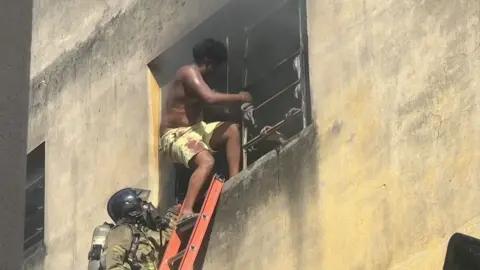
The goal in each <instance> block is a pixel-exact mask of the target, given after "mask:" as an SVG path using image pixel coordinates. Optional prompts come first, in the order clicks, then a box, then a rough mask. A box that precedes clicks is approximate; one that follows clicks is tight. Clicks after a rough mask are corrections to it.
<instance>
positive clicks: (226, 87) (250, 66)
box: [149, 0, 310, 200]
mask: <svg viewBox="0 0 480 270" xmlns="http://www.w3.org/2000/svg"><path fill="white" fill-rule="evenodd" d="M303 7H304V0H264V1H242V0H235V1H233V2H231V3H230V4H227V5H226V6H225V7H224V8H222V9H221V10H219V11H218V12H216V13H215V14H214V15H212V16H211V17H210V18H208V19H207V20H206V21H204V22H203V23H201V24H200V25H199V26H198V27H197V28H195V29H194V30H193V31H191V32H190V33H189V34H188V35H186V36H185V37H184V38H183V39H182V40H180V41H179V42H177V43H176V44H175V45H173V46H172V47H171V48H169V49H168V50H166V51H165V52H164V53H163V54H161V55H160V56H159V57H157V58H156V59H155V60H153V61H152V62H151V63H150V64H149V67H150V69H151V70H152V71H153V73H154V75H155V77H156V79H157V82H158V83H159V85H162V86H164V85H166V84H168V83H169V82H170V80H171V79H172V78H173V76H174V74H175V72H176V70H177V69H178V68H179V67H181V66H182V65H185V64H189V63H191V62H192V56H191V48H192V46H193V45H194V44H195V43H196V42H197V41H199V40H201V39H203V38H207V37H211V38H214V39H217V40H221V41H224V42H225V43H226V45H227V48H228V58H229V61H228V64H227V65H226V66H225V68H224V70H222V71H221V72H220V73H219V74H218V75H217V76H216V77H215V78H211V79H209V80H207V83H208V84H209V85H210V87H211V88H213V89H215V90H216V91H220V92H227V93H237V92H239V91H240V90H242V89H247V90H248V91H249V92H250V93H251V94H252V96H253V102H254V104H252V105H253V106H254V108H255V109H254V111H253V116H254V119H255V123H253V122H250V121H245V120H243V113H242V111H241V110H240V109H239V108H238V109H232V108H229V109H228V110H227V112H228V113H227V114H223V115H220V114H219V112H225V109H224V108H222V107H210V108H205V110H204V119H205V121H207V122H209V121H219V120H220V121H226V120H229V121H234V122H237V123H239V124H242V126H243V127H244V129H243V131H244V135H246V136H244V138H243V145H244V156H246V159H244V163H245V164H244V167H245V166H247V165H250V164H252V163H253V162H255V161H256V160H258V158H260V157H262V156H263V155H265V154H266V153H267V152H269V151H271V150H273V149H274V148H276V147H278V146H280V145H282V144H283V143H284V142H285V141H288V139H290V138H291V137H292V136H294V135H296V134H298V133H299V132H300V131H301V130H302V129H303V128H305V127H306V125H308V124H309V122H310V119H309V114H310V112H309V110H310V105H309V104H310V100H309V90H308V89H307V85H308V83H307V82H306V80H307V79H308V77H307V73H308V72H307V70H306V67H307V66H308V65H307V64H306V59H307V55H306V51H307V49H306V48H305V45H304V44H306V41H303V39H305V37H306V33H305V31H304V30H302V29H305V25H304V24H305V23H304V16H305V15H304V13H305V10H304V8H303ZM272 127H273V129H271V128H272ZM269 128H270V131H267V130H268V129H269ZM265 131H267V133H265ZM216 172H218V173H222V174H224V175H226V176H227V178H228V169H227V163H226V155H225V152H222V151H220V152H218V153H217V156H216ZM191 173H192V172H191V170H189V169H186V168H183V166H181V165H177V166H176V183H177V197H178V198H179V199H180V200H181V199H182V198H183V196H184V193H185V190H186V185H187V183H188V179H189V178H190V175H191Z"/></svg>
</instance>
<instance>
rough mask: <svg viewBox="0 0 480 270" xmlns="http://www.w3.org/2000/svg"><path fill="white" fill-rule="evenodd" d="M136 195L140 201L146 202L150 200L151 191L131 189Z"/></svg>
mask: <svg viewBox="0 0 480 270" xmlns="http://www.w3.org/2000/svg"><path fill="white" fill-rule="evenodd" d="M132 189H133V190H134V191H135V192H136V193H137V197H138V198H139V199H140V200H142V201H148V198H150V193H151V191H150V190H148V189H141V188H132Z"/></svg>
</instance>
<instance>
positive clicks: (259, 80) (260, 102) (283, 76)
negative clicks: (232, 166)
mask: <svg viewBox="0 0 480 270" xmlns="http://www.w3.org/2000/svg"><path fill="white" fill-rule="evenodd" d="M301 9H302V5H301V1H298V0H296V1H289V2H287V3H285V4H284V5H283V6H281V7H280V8H279V9H278V10H276V11H275V12H273V13H272V14H269V15H268V16H267V17H266V18H264V19H262V20H261V21H260V22H258V23H256V24H254V25H252V26H250V27H248V28H246V30H245V36H246V41H245V57H244V87H245V88H246V89H247V90H248V91H249V92H251V93H252V95H253V100H254V102H256V104H253V105H251V106H244V108H243V109H244V115H243V120H242V121H243V132H242V133H243V152H244V153H243V155H244V159H243V163H244V167H246V166H248V165H249V164H252V163H253V162H255V161H256V160H257V159H258V158H260V157H261V156H263V155H264V154H266V153H267V152H269V151H270V150H272V149H274V148H275V147H277V146H278V145H281V144H283V143H285V142H286V141H287V140H288V139H290V138H291V137H293V136H295V135H296V134H298V133H299V132H300V131H302V130H303V129H304V128H306V126H307V125H308V124H309V120H308V115H309V112H308V110H309V109H308V106H307V105H308V104H309V102H307V99H308V98H309V96H308V95H307V92H308V89H307V86H308V83H306V76H305V75H304V73H305V72H306V66H305V63H304V59H305V58H306V50H305V48H304V47H303V31H302V19H301V16H302V14H303V12H302V10H301Z"/></svg>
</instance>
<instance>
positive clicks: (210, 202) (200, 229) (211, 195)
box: [180, 178, 223, 270]
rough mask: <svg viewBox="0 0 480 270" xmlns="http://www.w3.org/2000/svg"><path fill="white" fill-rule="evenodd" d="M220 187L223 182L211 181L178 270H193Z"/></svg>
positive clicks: (220, 190)
mask: <svg viewBox="0 0 480 270" xmlns="http://www.w3.org/2000/svg"><path fill="white" fill-rule="evenodd" d="M222 187H223V181H219V179H218V178H216V179H214V180H213V182H212V185H211V190H210V191H209V192H208V195H207V198H205V202H204V204H203V206H202V211H201V212H200V213H201V214H200V216H199V219H198V221H197V224H196V225H195V228H194V229H193V232H192V235H191V237H190V239H189V242H188V244H187V249H186V253H185V256H184V257H183V259H182V262H181V263H180V270H193V265H194V263H195V260H196V258H197V255H198V252H199V250H200V247H201V245H202V242H203V239H204V237H205V234H206V233H207V229H208V225H209V224H210V221H211V219H212V215H213V212H214V211H215V207H216V205H217V202H218V199H219V197H220V193H221V192H222Z"/></svg>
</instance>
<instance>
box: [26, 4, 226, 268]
mask: <svg viewBox="0 0 480 270" xmlns="http://www.w3.org/2000/svg"><path fill="white" fill-rule="evenodd" d="M225 2H226V1H220V0H208V1H201V3H200V2H198V1H150V0H131V1H94V0H89V1H73V0H71V1H54V0H40V1H34V3H35V4H34V9H33V14H34V15H33V17H34V19H33V29H34V30H33V35H32V36H33V40H32V52H33V56H32V61H31V74H32V77H31V92H30V99H31V100H30V113H29V134H28V135H29V136H28V150H32V149H33V148H35V147H36V146H37V145H38V144H40V143H41V142H42V141H45V142H46V206H45V207H46V217H45V218H46V221H45V229H46V232H45V245H46V252H47V255H46V257H45V258H44V259H42V258H35V259H32V260H31V261H29V262H27V263H26V266H25V268H26V269H49V270H55V269H62V270H63V269H85V268H86V265H87V257H86V256H87V251H88V249H89V245H90V238H91V233H92V230H93V228H94V227H95V226H96V225H97V224H98V223H100V222H102V221H103V220H108V218H107V215H106V211H105V204H106V201H107V199H108V197H109V196H110V195H111V194H112V193H113V192H114V191H116V190H117V189H120V188H123V187H126V186H137V187H143V188H151V189H153V191H154V192H153V193H154V194H156V193H158V172H157V173H156V174H155V173H152V170H151V167H152V164H153V163H154V162H156V160H155V158H156V156H155V153H156V149H155V147H154V145H153V144H154V140H153V137H154V130H155V129H156V128H157V127H155V126H154V123H153V121H155V119H154V117H153V116H152V111H153V109H154V108H152V106H154V103H152V102H151V100H150V98H151V97H152V96H153V95H154V94H152V93H149V91H148V89H149V87H148V85H149V83H151V80H150V79H151V78H150V77H149V76H150V74H149V73H148V69H147V64H148V63H149V62H150V61H151V60H152V59H154V58H155V57H156V56H157V55H159V54H160V53H161V52H162V51H164V50H165V49H166V48H168V47H169V46H170V45H172V44H173V43H175V41H176V40H178V39H179V38H180V37H181V36H183V35H184V34H185V33H186V32H188V31H190V30H191V29H192V28H194V27H195V26H196V25H197V24H199V23H200V22H201V21H202V20H204V19H205V18H206V17H208V16H209V15H210V14H211V13H213V12H214V11H215V10H216V9H218V8H220V7H221V6H222V5H223V4H224V3H225ZM157 162H158V161H157ZM155 197H156V196H155V195H154V198H153V199H154V201H155V200H158V197H157V198H155Z"/></svg>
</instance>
